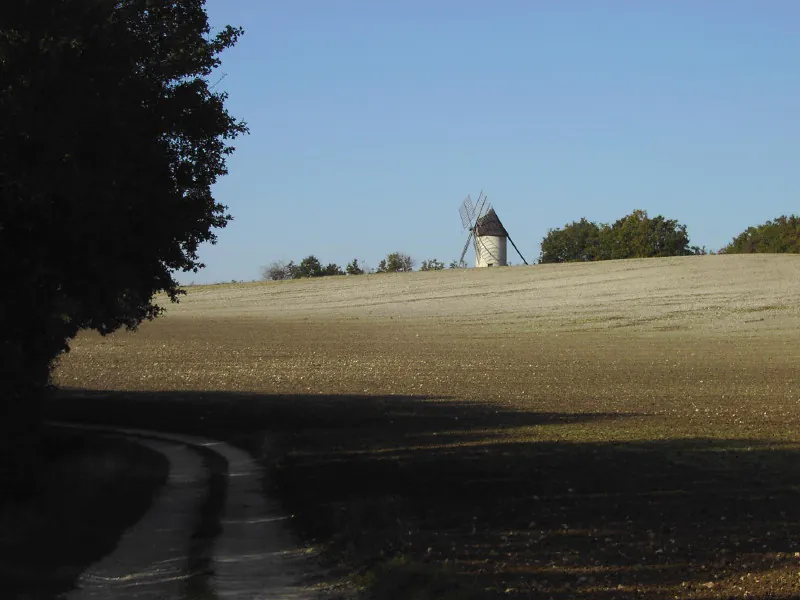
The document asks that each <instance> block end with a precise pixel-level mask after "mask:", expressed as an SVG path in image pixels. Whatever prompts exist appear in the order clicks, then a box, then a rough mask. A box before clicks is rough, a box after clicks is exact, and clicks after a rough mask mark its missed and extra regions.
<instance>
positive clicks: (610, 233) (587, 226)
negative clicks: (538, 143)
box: [539, 210, 800, 263]
mask: <svg viewBox="0 0 800 600" xmlns="http://www.w3.org/2000/svg"><path fill="white" fill-rule="evenodd" d="M754 252H781V253H794V254H798V253H800V218H798V217H797V216H795V215H791V216H781V217H778V218H776V219H774V220H772V221H767V222H766V223H764V224H763V225H758V226H755V227H748V228H747V229H746V230H745V231H744V232H742V233H740V234H739V235H738V236H736V237H735V238H734V239H733V241H732V242H731V243H730V244H728V245H727V246H725V247H723V248H721V249H720V250H719V253H720V254H741V253H754ZM713 253H714V252H713V251H709V250H706V248H705V246H703V247H699V246H692V245H691V244H690V241H689V234H688V232H687V229H686V225H683V224H681V223H679V222H678V221H677V220H675V219H667V218H665V217H663V216H662V215H658V216H656V217H652V218H651V217H650V216H649V215H648V214H647V211H644V210H634V211H633V212H632V213H630V214H629V215H626V216H624V217H622V218H621V219H618V220H617V221H615V222H614V223H610V224H609V223H595V222H593V221H589V220H588V219H586V218H581V219H580V220H579V221H573V222H572V223H568V224H566V225H564V227H562V228H559V229H550V230H549V231H548V232H547V235H545V237H544V239H543V240H542V245H541V254H540V255H539V262H540V263H562V262H581V261H596V260H611V259H622V258H654V257H664V256H691V255H702V254H713Z"/></svg>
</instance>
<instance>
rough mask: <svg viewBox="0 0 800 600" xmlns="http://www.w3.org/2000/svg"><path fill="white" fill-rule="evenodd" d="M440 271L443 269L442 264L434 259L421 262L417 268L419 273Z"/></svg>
mask: <svg viewBox="0 0 800 600" xmlns="http://www.w3.org/2000/svg"><path fill="white" fill-rule="evenodd" d="M442 269H444V263H443V262H442V261H440V260H437V259H435V258H431V259H429V260H423V261H422V264H421V265H420V267H419V270H420V271H441V270H442Z"/></svg>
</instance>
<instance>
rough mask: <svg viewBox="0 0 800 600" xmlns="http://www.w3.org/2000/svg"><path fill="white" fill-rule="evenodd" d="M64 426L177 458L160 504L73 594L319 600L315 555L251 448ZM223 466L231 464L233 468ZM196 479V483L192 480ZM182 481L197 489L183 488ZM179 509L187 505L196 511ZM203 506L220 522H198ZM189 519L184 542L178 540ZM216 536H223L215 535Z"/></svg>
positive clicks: (77, 598) (75, 597)
mask: <svg viewBox="0 0 800 600" xmlns="http://www.w3.org/2000/svg"><path fill="white" fill-rule="evenodd" d="M59 425H65V426H72V427H76V428H80V429H86V430H94V431H99V432H104V433H112V434H117V435H125V436H130V437H133V438H135V439H137V441H140V442H141V443H144V444H147V445H148V446H150V447H151V448H154V449H156V450H158V451H163V452H164V453H165V454H166V455H167V458H168V459H170V476H169V479H168V481H167V484H166V485H165V486H164V488H163V489H162V492H161V493H160V494H159V496H158V497H157V498H156V500H155V501H154V503H153V506H152V507H151V508H150V510H149V511H148V512H147V514H146V515H145V517H143V518H142V519H141V520H140V521H139V522H138V523H137V524H136V525H134V526H133V527H132V528H131V529H129V530H128V532H126V533H125V534H124V535H123V537H122V539H121V540H120V543H119V545H118V547H117V549H116V550H115V551H114V552H112V553H111V554H110V555H108V556H107V557H105V558H104V559H102V560H101V561H99V562H98V563H96V565H93V566H92V567H91V568H90V569H88V570H87V572H86V573H84V575H83V576H82V577H81V578H80V579H79V582H78V583H79V586H80V589H79V590H76V591H75V592H73V593H72V594H70V595H68V596H67V598H68V600H82V599H83V598H99V597H114V598H131V599H134V598H135V599H136V600H149V599H150V598H188V599H191V600H193V599H194V598H198V597H203V598H204V599H206V598H208V599H218V600H239V599H241V600H244V599H248V600H258V599H272V600H311V599H312V598H315V597H317V595H316V594H315V593H314V592H313V591H312V590H310V589H309V588H308V587H307V586H305V585H303V583H302V581H303V579H304V577H305V576H306V575H308V574H309V567H310V565H309V561H308V559H307V557H306V556H305V555H304V554H303V552H302V551H301V550H300V549H299V546H298V545H297V544H296V543H295V540H294V539H293V537H292V535H291V534H290V532H289V530H288V528H287V526H286V517H285V516H284V515H283V514H282V513H281V511H280V509H279V507H278V505H277V503H276V502H274V501H270V500H267V498H265V496H264V483H265V482H264V477H265V474H264V471H263V469H262V468H261V466H260V465H259V464H258V462H257V461H256V460H255V459H253V457H252V456H250V454H248V453H247V452H245V451H243V450H240V449H239V448H235V447H233V446H231V445H229V444H226V443H224V442H219V441H215V440H210V439H207V438H201V437H196V436H188V435H179V434H172V433H161V432H155V431H148V430H139V429H121V428H111V427H102V426H93V425H87V426H83V425H79V424H75V425H68V424H59ZM214 455H216V456H214ZM189 456H192V458H191V459H189V458H188V457H189ZM173 458H174V462H173ZM190 463H191V464H190ZM222 463H226V465H227V471H226V472H225V473H224V474H223V473H222V472H221V471H222V467H221V466H220V465H221V464H222ZM204 464H205V467H204ZM173 465H174V468H173ZM208 468H210V469H211V475H210V476H209V472H208ZM189 481H192V482H194V483H193V484H191V485H190V484H189ZM200 481H201V483H199V485H198V482H200ZM181 485H183V486H184V487H188V488H191V489H192V492H191V493H189V492H188V491H185V490H181ZM220 485H222V486H224V488H225V489H224V491H223V494H224V502H223V503H222V506H221V507H220V506H216V504H218V502H216V501H215V500H214V498H217V499H219V498H220V494H219V492H220V490H219V487H220ZM198 487H199V489H198ZM206 488H208V490H209V491H208V493H207V491H206ZM215 488H217V489H216V491H217V493H216V494H214V493H213V491H214V489H215ZM181 491H183V492H184V493H179V492H181ZM181 503H183V504H181ZM178 506H183V507H184V508H185V509H186V510H185V512H186V514H184V513H183V512H182V511H181V510H180V509H179V508H177V507H178ZM220 508H221V511H220ZM203 510H206V511H210V512H212V513H214V515H210V514H208V515H206V516H207V517H212V518H213V517H214V516H215V515H219V522H218V527H216V525H217V524H216V523H209V522H208V519H206V520H205V521H204V520H203V519H202V518H201V519H200V520H199V521H198V519H197V517H198V515H199V514H201V513H202V511H203ZM220 512H221V514H220ZM179 514H180V515H181V516H178V515H179ZM170 515H172V516H171V517H170ZM165 519H166V521H165ZM172 519H177V520H172ZM179 524H180V526H181V527H182V528H183V536H182V539H183V543H179V542H178V538H179V537H181V536H180V534H179V532H178V525H179ZM198 527H199V529H198ZM148 531H149V532H150V533H148ZM168 533H171V537H169V538H168V537H166V535H167V534H168ZM213 534H217V535H216V537H215V538H214V539H212V537H213ZM159 536H163V537H159ZM157 550H158V551H159V552H162V553H169V557H165V558H157V557H158V556H160V554H158V552H157ZM209 554H210V556H208V555H209ZM179 555H180V557H179ZM154 557H156V559H155V560H153V558H154ZM198 569H200V571H198ZM148 590H150V591H148Z"/></svg>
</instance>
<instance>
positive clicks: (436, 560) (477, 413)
mask: <svg viewBox="0 0 800 600" xmlns="http://www.w3.org/2000/svg"><path fill="white" fill-rule="evenodd" d="M50 412H51V416H52V418H58V419H74V420H78V421H85V422H86V421H94V422H102V423H114V424H120V425H127V426H132V427H143V428H153V429H162V430H169V431H182V432H190V433H196V434H203V435H208V436H211V437H217V438H224V439H227V440H230V441H232V442H234V443H238V444H240V445H242V446H244V447H246V448H247V449H248V450H250V451H252V452H254V453H255V454H257V455H259V456H261V457H262V459H264V460H265V464H266V465H267V466H268V468H269V469H270V471H271V475H272V487H273V489H271V490H270V491H271V493H275V494H277V495H279V496H280V498H281V499H282V501H283V502H284V504H285V506H286V508H287V510H288V511H290V512H291V513H292V514H293V515H295V519H294V522H295V526H296V528H297V529H298V530H299V531H300V532H301V533H302V534H303V535H304V536H305V537H306V538H307V539H312V540H316V541H317V542H319V543H322V544H324V545H325V546H326V547H327V548H328V549H329V552H330V553H329V556H330V557H331V560H332V563H336V564H338V565H340V566H344V567H346V568H355V569H356V570H357V571H358V573H359V577H360V579H359V580H360V582H361V583H362V584H363V585H365V586H366V587H367V588H368V589H370V591H371V592H372V593H373V596H374V597H375V598H385V599H390V600H392V599H398V600H399V599H401V598H404V599H405V598H417V599H426V598H431V599H432V598H446V599H447V598H449V599H455V598H491V597H495V596H503V597H505V598H539V597H543V598H551V597H552V598H558V599H566V598H641V597H646V598H673V597H676V596H677V597H680V598H693V597H697V598H700V597H703V598H730V597H749V598H794V597H797V591H798V590H799V589H800V576H798V563H799V562H800V554H797V555H795V553H797V552H798V551H800V493H798V481H800V452H798V450H797V448H794V447H787V446H784V447H777V446H767V445H766V444H762V443H759V442H757V441H743V440H712V439H680V440H661V441H651V442H646V441H645V442H627V443H613V442H607V443H595V442H592V443H588V442H587V443H567V442H556V441H552V439H550V440H547V437H548V436H547V435H546V432H547V431H553V430H551V429H550V428H556V430H557V429H558V428H569V427H580V426H581V425H582V424H583V423H587V422H590V421H598V420H601V421H604V423H602V426H603V427H604V428H607V430H608V438H609V439H613V437H614V435H613V434H614V427H615V426H616V423H617V422H624V420H625V419H626V418H627V417H630V416H633V415H624V414H566V413H565V414H560V413H557V414H554V413H537V412H533V411H522V410H513V409H508V408H501V407H498V406H494V405H490V404H480V403H467V402H453V401H449V400H447V399H429V398H421V397H420V398H414V397H396V396H391V397H367V396H364V397H356V396H334V397H322V396H265V395H254V394H233V393H217V392H208V393H198V392H186V393H178V392H174V393H173V392H170V393H159V394H154V393H123V392H111V393H108V392H102V393H101V392H96V393H94V392H85V391H76V390H73V391H65V392H64V393H63V394H62V397H61V399H60V400H59V401H58V402H56V403H55V404H54V405H53V406H52V407H51V411H50ZM530 426H546V427H544V428H540V429H537V430H536V431H540V432H542V435H541V437H540V438H538V439H533V438H530V439H525V438H520V436H519V435H516V436H515V429H516V428H519V427H530ZM517 433H518V432H517ZM269 434H272V435H269ZM549 437H551V438H552V436H549ZM268 438H270V439H272V440H277V445H276V446H274V447H272V449H271V451H270V452H269V454H268V455H267V454H266V452H265V445H264V442H265V440H266V439H268ZM745 592H747V594H745Z"/></svg>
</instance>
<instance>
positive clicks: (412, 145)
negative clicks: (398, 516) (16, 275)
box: [180, 0, 800, 283]
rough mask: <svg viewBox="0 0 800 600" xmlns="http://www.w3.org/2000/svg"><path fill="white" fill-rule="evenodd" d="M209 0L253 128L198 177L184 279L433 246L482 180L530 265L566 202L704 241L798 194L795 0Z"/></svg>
mask: <svg viewBox="0 0 800 600" xmlns="http://www.w3.org/2000/svg"><path fill="white" fill-rule="evenodd" d="M208 10H209V14H210V17H211V22H212V25H213V26H218V27H219V26H222V25H224V24H232V25H241V26H242V27H244V28H245V30H246V34H245V36H244V37H243V38H242V39H241V41H240V43H239V45H238V46H237V47H236V48H234V49H232V50H229V51H227V52H226V53H225V54H224V55H223V66H222V68H221V72H223V73H226V74H227V76H226V77H225V79H224V80H223V81H222V82H221V83H220V84H219V88H218V89H224V90H226V91H227V92H228V93H229V94H230V99H229V107H230V110H231V112H232V113H233V114H235V115H236V116H238V117H240V118H242V119H244V120H245V121H247V123H248V124H249V126H250V130H251V133H250V135H249V136H247V137H245V138H242V139H240V140H239V141H238V144H237V147H238V150H237V152H236V153H235V154H234V155H233V156H232V157H231V159H230V163H229V166H230V174H229V175H228V176H227V177H225V178H224V179H223V180H221V181H220V183H219V184H218V185H217V186H216V194H217V196H218V198H219V200H220V201H222V202H223V203H225V204H227V205H228V206H229V207H230V210H231V212H232V213H233V215H234V217H235V221H233V222H232V223H231V224H230V225H229V226H228V228H227V229H225V230H223V231H221V232H220V235H219V243H218V245H217V246H214V247H211V246H204V247H203V250H202V252H201V257H202V259H203V260H204V261H205V262H206V263H207V265H208V266H207V268H206V269H205V270H204V271H202V272H201V273H199V274H197V275H194V274H188V275H183V276H181V278H180V279H181V281H183V282H185V283H188V282H190V281H195V282H198V283H200V282H215V281H228V280H231V279H237V280H241V279H244V280H251V279H257V278H258V277H259V270H260V267H261V266H262V265H265V264H267V263H269V262H270V261H272V260H275V259H284V260H289V259H294V260H296V261H297V260H299V259H301V258H302V257H303V256H306V255H308V254H315V255H316V256H318V257H319V258H320V259H321V260H322V261H323V262H337V263H339V264H342V265H344V264H345V263H346V262H348V261H349V260H351V259H352V258H353V257H358V258H359V259H361V260H362V261H366V262H367V263H368V264H369V265H371V266H373V267H374V266H376V265H377V263H378V261H379V260H380V258H381V257H383V256H385V255H386V253H388V252H391V251H395V250H401V251H405V252H407V253H409V254H411V255H412V256H413V257H414V258H416V259H418V260H421V259H425V258H430V257H437V258H439V259H441V260H443V261H445V262H449V261H450V260H452V259H453V258H455V257H457V255H458V253H459V252H460V249H461V247H462V245H463V242H464V239H465V236H464V233H463V232H462V230H461V222H460V219H459V217H458V212H457V208H458V205H459V203H460V202H461V200H462V199H463V198H464V197H465V196H466V195H467V194H472V196H473V198H474V197H476V196H477V194H478V192H479V191H480V190H481V189H484V190H485V191H486V192H487V193H488V194H489V198H490V200H491V201H492V202H493V204H494V206H495V208H496V209H497V211H498V214H499V215H500V217H501V218H502V219H503V221H504V223H505V224H506V226H507V228H508V229H509V231H510V233H511V236H512V238H513V239H514V241H515V242H516V243H517V245H518V246H519V247H520V249H521V250H522V251H523V253H524V254H526V258H528V260H529V262H532V259H536V258H537V257H538V254H539V243H540V241H541V239H542V237H543V236H544V235H545V234H546V232H547V230H548V228H551V227H560V226H563V225H564V224H565V223H567V222H570V221H572V220H575V219H578V218H580V217H583V216H585V217H587V218H589V219H591V220H596V221H601V222H608V221H613V220H616V219H617V218H619V217H621V216H623V215H625V214H627V213H629V212H630V211H632V210H633V209H635V208H642V209H645V210H647V211H648V212H649V213H650V214H651V216H654V215H656V214H663V215H664V216H666V217H669V218H677V219H679V220H680V221H681V222H683V223H685V224H686V225H687V226H688V229H689V234H690V236H691V241H692V243H693V244H698V245H706V246H708V247H710V248H718V247H720V246H722V245H724V244H725V243H727V242H728V241H729V240H730V239H731V238H732V237H733V236H734V235H735V234H737V233H738V232H740V231H741V230H743V229H744V228H745V227H747V226H748V225H752V224H756V223H761V222H763V221H765V220H767V219H770V218H773V217H775V216H777V215H780V214H783V213H791V212H798V210H800V209H799V208H798V197H799V196H800V194H798V192H800V67H799V66H798V65H800V62H799V61H800V34H798V28H797V27H798V23H800V2H795V1H793V0H786V1H777V0H775V1H757V0H752V1H749V2H742V1H735V0H724V1H723V0H717V1H712V0H704V1H698V0H686V1H680V0H646V1H641V2H624V1H622V0H619V1H600V0H583V1H578V0H573V1H563V2H555V1H549V0H539V1H535V0H527V1H523V0H519V1H514V0H498V1H496V2H488V1H477V0H475V1H470V0H460V1H456V0H403V1H400V0H382V1H381V0H339V1H335V2H334V1H331V0H316V1H310V0H273V1H271V2H262V1H259V0H236V1H230V0H210V1H209V2H208ZM509 251H510V250H509ZM512 260H514V259H512ZM515 262H518V260H515Z"/></svg>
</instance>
